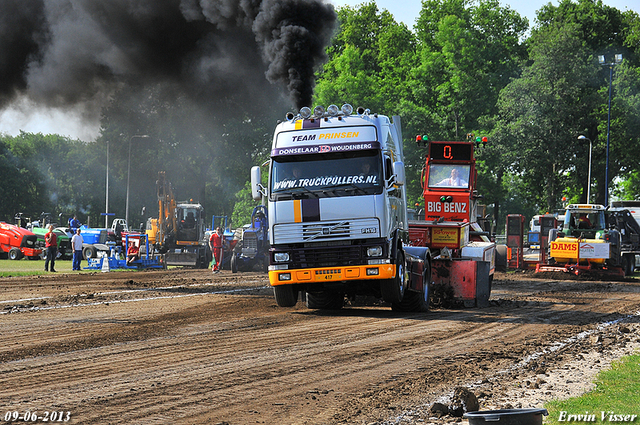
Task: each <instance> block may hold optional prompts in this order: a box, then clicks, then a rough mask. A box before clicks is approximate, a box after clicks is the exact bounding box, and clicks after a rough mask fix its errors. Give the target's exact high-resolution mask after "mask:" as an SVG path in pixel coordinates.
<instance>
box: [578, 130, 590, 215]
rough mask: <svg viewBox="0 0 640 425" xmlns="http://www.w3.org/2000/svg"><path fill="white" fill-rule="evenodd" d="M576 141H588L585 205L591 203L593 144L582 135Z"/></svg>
mask: <svg viewBox="0 0 640 425" xmlns="http://www.w3.org/2000/svg"><path fill="white" fill-rule="evenodd" d="M578 140H588V141H589V175H588V177H587V204H590V203H591V151H592V148H593V144H592V143H591V139H589V138H588V137H584V136H582V135H580V136H578Z"/></svg>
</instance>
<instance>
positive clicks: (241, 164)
mask: <svg viewBox="0 0 640 425" xmlns="http://www.w3.org/2000/svg"><path fill="white" fill-rule="evenodd" d="M338 20H339V28H338V30H337V32H336V33H335V35H334V37H333V39H332V41H331V44H330V45H329V46H328V47H327V49H326V51H327V56H328V60H327V61H326V63H325V64H324V65H323V66H322V67H321V68H320V69H318V70H317V78H316V81H317V84H316V87H315V95H314V99H313V101H314V102H315V103H317V104H321V105H324V106H328V105H329V104H332V103H333V104H337V105H341V104H343V103H350V104H352V105H353V106H355V107H357V106H364V107H366V108H369V109H370V110H371V111H374V112H379V113H383V114H386V115H390V116H393V115H399V116H400V117H402V128H403V135H404V147H405V162H406V169H407V182H408V185H407V192H408V196H409V204H414V203H420V202H421V200H422V188H421V175H422V168H423V166H424V153H425V151H424V150H423V149H422V148H420V147H419V146H417V145H416V144H415V143H414V142H413V141H414V140H415V139H414V138H415V135H417V134H421V135H428V137H429V138H430V139H431V140H436V139H439V140H464V139H465V137H466V135H467V134H468V133H475V134H479V135H488V136H490V142H489V143H488V144H487V146H486V147H484V148H483V149H481V150H479V151H478V152H477V156H476V157H477V159H478V163H477V165H478V172H479V179H478V181H479V187H478V190H479V193H480V194H482V195H484V202H485V203H486V204H488V205H491V206H493V213H494V215H495V217H496V219H498V220H499V222H503V221H501V220H503V218H504V216H505V215H506V214H508V213H524V214H527V215H529V214H534V213H539V212H547V211H549V212H551V211H554V210H555V209H557V208H560V207H562V205H563V203H564V202H584V201H586V192H587V188H588V186H587V185H588V184H589V183H588V182H587V174H588V169H589V165H590V164H589V146H588V143H584V142H580V141H579V140H578V136H579V135H584V136H586V137H587V138H589V139H590V140H591V141H592V142H593V155H592V156H593V159H592V162H591V168H592V173H591V174H592V178H591V182H590V183H591V186H590V189H591V193H592V199H591V201H592V202H593V201H595V202H600V203H602V202H604V199H605V186H606V185H605V169H606V168H607V161H606V150H607V149H606V148H607V144H609V164H608V174H609V182H608V184H609V186H610V187H612V188H613V189H612V191H611V195H612V196H618V197H621V198H625V199H632V198H638V197H640V189H639V188H638V181H640V178H639V175H640V160H639V159H638V156H637V155H630V154H629V153H630V152H636V151H638V149H639V147H640V140H639V137H640V114H639V113H638V111H640V63H639V57H638V46H640V18H639V17H638V14H637V13H635V12H632V11H625V12H621V11H619V10H617V9H615V8H612V7H610V6H607V5H604V4H603V3H602V1H601V0H577V1H571V0H561V1H560V2H559V3H558V5H557V6H554V5H552V4H551V3H548V4H546V5H545V6H543V7H542V8H541V9H540V10H539V12H538V15H537V19H536V25H535V26H534V27H533V28H532V29H531V32H530V35H529V33H527V31H528V30H529V23H528V22H527V20H526V19H525V18H523V17H521V16H520V15H519V14H518V13H517V12H515V11H514V10H512V9H510V8H509V7H503V6H501V5H500V2H499V1H498V0H424V1H423V2H422V10H421V12H420V16H419V17H418V19H417V20H416V24H415V26H414V28H412V29H410V28H407V26H406V25H404V24H402V23H398V22H396V21H395V20H394V18H393V16H392V15H391V14H390V13H389V12H388V11H386V10H379V9H378V7H377V5H376V4H375V2H373V1H369V2H365V3H363V4H361V5H359V6H358V7H343V8H339V10H338ZM615 53H622V54H623V56H624V61H623V62H622V64H620V65H616V66H615V67H614V68H613V69H610V68H609V67H603V66H600V65H599V64H598V60H597V56H598V55H605V56H606V57H607V58H608V59H609V60H610V59H611V58H612V55H613V54H615ZM610 71H611V74H610ZM610 75H612V76H613V79H611V80H610ZM610 82H611V87H612V96H611V98H612V102H611V126H610V129H609V130H610V131H608V125H607V124H608V119H607V118H608V112H609V111H608V109H609V108H608V99H609V83H610ZM241 92H242V91H238V93H237V94H235V95H234V94H229V95H228V96H224V97H221V98H208V97H207V95H206V94H204V93H207V92H206V90H204V91H203V95H202V96H200V97H197V96H196V97H195V98H194V96H193V93H191V95H190V96H186V95H185V94H184V93H181V92H180V89H178V88H176V87H173V86H171V85H170V84H166V83H165V84H159V83H155V82H151V83H149V82H147V83H146V85H142V84H141V83H140V85H138V86H132V85H127V86H122V88H121V90H120V91H119V92H118V93H116V94H115V95H114V97H113V98H112V100H111V103H110V105H109V106H108V107H107V108H105V109H104V110H103V111H102V128H101V132H100V136H99V137H98V138H97V140H95V141H89V142H82V141H79V140H70V139H68V138H65V137H61V136H56V135H42V134H29V133H21V134H20V135H18V136H15V137H9V136H3V137H0V172H1V175H2V176H3V185H2V186H0V195H1V197H2V199H3V202H2V205H1V206H0V219H5V220H11V218H12V217H13V215H14V214H15V213H17V212H23V213H25V214H27V213H28V214H30V215H32V216H36V215H38V214H40V213H41V212H45V211H46V212H50V213H52V214H54V215H58V214H63V216H69V215H72V214H74V213H77V214H79V215H80V216H81V219H82V220H89V218H90V219H91V222H92V223H96V222H97V220H100V219H101V216H100V213H102V212H103V211H104V210H105V207H106V206H105V183H106V181H105V179H106V162H107V161H106V160H107V158H106V157H107V151H108V152H109V179H110V180H109V192H110V193H109V198H110V204H109V209H110V212H113V213H115V214H116V215H117V216H124V214H125V211H124V209H125V203H126V202H125V201H126V192H127V186H129V189H130V203H131V206H130V211H129V213H130V216H131V217H132V219H131V220H130V221H131V222H132V223H135V224H137V223H138V222H141V221H144V219H145V218H146V217H149V216H154V215H155V214H156V213H157V207H156V205H157V199H156V188H155V181H156V178H157V173H158V172H159V171H165V172H166V173H167V176H168V179H169V181H171V182H172V184H173V187H174V192H175V193H176V196H177V197H178V199H179V200H187V199H193V200H194V201H196V202H201V203H203V204H204V205H205V209H206V211H207V215H208V217H211V216H212V215H216V216H232V218H233V223H232V226H240V225H242V224H244V223H246V222H248V220H249V214H250V212H251V210H252V209H253V207H254V206H255V204H256V202H255V201H253V200H252V199H250V193H249V190H248V186H247V181H248V179H249V169H250V167H251V166H253V165H260V164H262V163H264V162H265V161H266V160H267V159H268V157H269V151H270V145H271V133H272V131H273V128H274V125H275V123H276V120H277V119H278V118H280V117H282V116H283V115H284V113H285V112H286V111H287V109H288V108H287V102H285V101H283V100H282V99H283V98H282V95H281V94H280V93H278V92H277V91H276V87H275V86H274V87H273V89H272V90H265V91H261V92H260V93H255V99H254V100H256V101H255V102H252V101H251V100H249V101H247V100H246V99H243V98H241V94H240V93H241ZM229 93H233V91H232V90H230V91H229ZM258 99H259V101H257V100H258ZM266 99H269V103H266V102H265V100H266ZM265 104H269V108H264V107H263V106H262V105H265ZM261 106H262V107H261ZM308 106H314V105H308ZM140 136H148V137H140ZM607 136H609V137H607ZM607 140H609V143H607ZM129 149H131V154H130V155H129ZM129 158H131V160H130V161H129ZM129 165H130V169H129ZM263 174H264V175H265V176H266V173H263ZM129 176H130V178H128V177H129ZM265 178H266V177H265ZM128 183H129V184H128ZM265 184H266V180H265ZM563 200H564V201H563ZM143 207H145V213H144V214H143V213H142V208H143Z"/></svg>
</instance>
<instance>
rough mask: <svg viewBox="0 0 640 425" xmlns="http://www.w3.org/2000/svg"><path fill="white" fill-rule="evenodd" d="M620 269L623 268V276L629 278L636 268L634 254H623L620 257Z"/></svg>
mask: <svg viewBox="0 0 640 425" xmlns="http://www.w3.org/2000/svg"><path fill="white" fill-rule="evenodd" d="M622 267H623V268H624V275H625V276H631V275H632V274H633V271H634V269H635V268H636V256H635V255H634V254H624V255H623V256H622Z"/></svg>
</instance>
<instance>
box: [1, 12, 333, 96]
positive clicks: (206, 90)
mask: <svg viewBox="0 0 640 425" xmlns="http://www.w3.org/2000/svg"><path fill="white" fill-rule="evenodd" d="M335 21H336V14H335V11H334V9H333V7H332V6H331V5H330V4H328V3H324V2H323V1H322V0H2V2H1V3H0V108H4V107H6V106H7V105H8V104H10V103H11V102H12V101H14V100H15V99H17V98H19V97H25V96H26V97H28V98H29V99H31V100H33V101H34V102H36V103H38V104H43V105H46V106H51V107H63V108H64V107H71V106H77V105H79V104H80V105H90V106H88V107H91V106H93V107H100V106H103V105H104V104H105V101H106V100H107V99H108V97H109V96H110V94H112V93H113V92H114V91H116V90H118V89H119V88H122V87H123V86H128V85H134V86H140V85H145V84H148V83H150V84H158V83H160V84H162V83H168V84H170V85H172V86H177V87H180V89H181V90H182V91H183V92H185V93H190V94H191V95H192V96H193V97H194V98H198V97H199V98H200V99H199V100H202V99H203V98H214V97H215V98H217V99H224V98H225V97H226V96H230V95H232V94H233V95H236V96H237V94H238V92H240V93H242V94H246V95H247V96H252V94H255V93H256V91H259V90H261V89H263V88H264V87H265V82H266V81H268V82H270V83H274V84H276V85H280V86H282V87H284V88H286V90H287V94H288V96H289V98H290V100H291V101H292V102H293V103H294V105H295V106H296V107H301V106H303V105H309V104H310V101H311V96H312V93H313V87H314V78H313V73H314V71H315V70H316V68H317V67H318V66H319V65H320V64H321V62H322V60H323V59H324V48H325V46H326V45H327V44H328V43H329V40H330V37H331V34H332V31H333V28H334V25H335ZM266 85H268V84H266Z"/></svg>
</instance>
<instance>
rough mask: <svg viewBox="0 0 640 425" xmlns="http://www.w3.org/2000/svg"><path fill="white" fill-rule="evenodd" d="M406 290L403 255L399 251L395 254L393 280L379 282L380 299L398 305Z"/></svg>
mask: <svg viewBox="0 0 640 425" xmlns="http://www.w3.org/2000/svg"><path fill="white" fill-rule="evenodd" d="M406 289H407V274H406V267H405V264H404V253H403V252H402V250H401V249H398V251H397V252H396V275H395V277H394V278H393V279H385V280H383V281H381V282H380V291H381V292H382V299H383V300H384V301H386V302H388V303H392V304H393V303H399V302H401V301H402V297H403V296H404V293H405V290H406Z"/></svg>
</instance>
